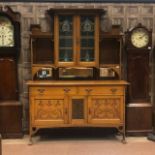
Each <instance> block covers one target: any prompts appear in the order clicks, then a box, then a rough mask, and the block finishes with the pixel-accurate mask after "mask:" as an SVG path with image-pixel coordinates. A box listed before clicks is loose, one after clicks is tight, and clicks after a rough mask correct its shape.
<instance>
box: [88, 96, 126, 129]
mask: <svg viewBox="0 0 155 155" xmlns="http://www.w3.org/2000/svg"><path fill="white" fill-rule="evenodd" d="M123 114H124V105H123V96H90V97H89V98H88V122H89V123H91V124H104V125H106V126H113V125H116V124H118V125H119V124H123V120H124V118H123Z"/></svg>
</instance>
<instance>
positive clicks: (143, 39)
mask: <svg viewBox="0 0 155 155" xmlns="http://www.w3.org/2000/svg"><path fill="white" fill-rule="evenodd" d="M131 43H132V45H133V46H135V47H136V48H143V47H145V46H147V45H148V43H149V35H148V32H147V31H146V30H145V29H143V28H138V29H136V30H134V31H133V32H132V34H131Z"/></svg>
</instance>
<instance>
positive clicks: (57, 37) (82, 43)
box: [54, 14, 99, 67]
mask: <svg viewBox="0 0 155 155" xmlns="http://www.w3.org/2000/svg"><path fill="white" fill-rule="evenodd" d="M54 21H55V22H54V48H55V58H56V59H55V62H56V65H58V66H64V67H66V66H92V67H93V66H97V65H98V57H99V56H98V55H99V54H98V53H99V16H98V15H95V14H89V15H87V14H82V15H79V14H78V15H72V14H64V15H61V14H59V15H55V16H54Z"/></svg>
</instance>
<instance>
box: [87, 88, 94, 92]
mask: <svg viewBox="0 0 155 155" xmlns="http://www.w3.org/2000/svg"><path fill="white" fill-rule="evenodd" d="M85 91H86V92H87V93H90V92H91V91H93V89H89V88H88V89H85Z"/></svg>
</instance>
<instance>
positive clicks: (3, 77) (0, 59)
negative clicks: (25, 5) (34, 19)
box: [0, 7, 22, 137]
mask: <svg viewBox="0 0 155 155" xmlns="http://www.w3.org/2000/svg"><path fill="white" fill-rule="evenodd" d="M19 17H20V16H19V14H18V13H14V12H13V11H12V10H11V9H10V8H9V7H6V8H5V10H4V11H3V10H0V116H1V119H0V133H1V134H2V137H21V136H22V104H21V103H20V101H19V88H18V83H19V82H18V69H17V66H18V53H19V50H20V23H19V20H20V19H19Z"/></svg>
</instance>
